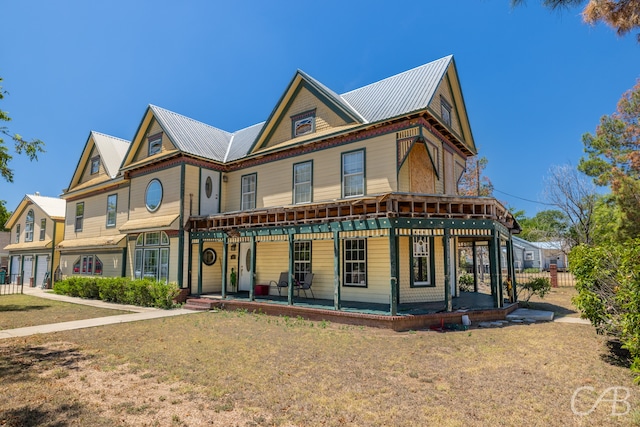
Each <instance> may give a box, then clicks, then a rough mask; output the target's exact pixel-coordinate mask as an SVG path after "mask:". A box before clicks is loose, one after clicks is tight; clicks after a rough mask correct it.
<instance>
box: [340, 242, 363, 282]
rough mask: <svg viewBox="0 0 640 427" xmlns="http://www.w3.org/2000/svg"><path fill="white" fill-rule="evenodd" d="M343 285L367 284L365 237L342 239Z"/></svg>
mask: <svg viewBox="0 0 640 427" xmlns="http://www.w3.org/2000/svg"><path fill="white" fill-rule="evenodd" d="M343 256H344V286H362V287H366V286H367V241H366V239H347V240H344V254H343Z"/></svg>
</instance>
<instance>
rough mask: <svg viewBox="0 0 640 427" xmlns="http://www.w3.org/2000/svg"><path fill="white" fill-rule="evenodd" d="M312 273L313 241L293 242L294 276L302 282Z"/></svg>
mask: <svg viewBox="0 0 640 427" xmlns="http://www.w3.org/2000/svg"><path fill="white" fill-rule="evenodd" d="M307 273H311V241H310V240H305V241H300V242H293V276H294V277H295V279H296V280H298V281H300V282H302V281H303V280H304V275H305V274H307Z"/></svg>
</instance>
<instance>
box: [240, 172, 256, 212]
mask: <svg viewBox="0 0 640 427" xmlns="http://www.w3.org/2000/svg"><path fill="white" fill-rule="evenodd" d="M241 203H242V204H241V206H240V209H241V210H247V209H255V208H256V174H255V173H253V174H251V175H245V176H243V177H242V200H241Z"/></svg>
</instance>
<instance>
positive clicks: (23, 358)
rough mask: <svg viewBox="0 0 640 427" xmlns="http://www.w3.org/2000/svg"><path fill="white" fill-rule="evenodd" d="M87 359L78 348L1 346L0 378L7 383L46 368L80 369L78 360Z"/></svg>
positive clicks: (26, 378) (31, 377)
mask: <svg viewBox="0 0 640 427" xmlns="http://www.w3.org/2000/svg"><path fill="white" fill-rule="evenodd" d="M87 359H89V356H87V355H84V354H82V353H80V351H79V350H78V349H77V348H62V349H55V348H47V347H43V346H36V347H22V348H21V347H12V346H7V347H0V378H2V381H3V382H5V383H9V382H20V381H28V380H29V379H33V378H34V377H35V376H37V375H38V374H39V373H40V372H42V371H43V370H46V369H51V368H63V369H78V362H80V361H82V360H87Z"/></svg>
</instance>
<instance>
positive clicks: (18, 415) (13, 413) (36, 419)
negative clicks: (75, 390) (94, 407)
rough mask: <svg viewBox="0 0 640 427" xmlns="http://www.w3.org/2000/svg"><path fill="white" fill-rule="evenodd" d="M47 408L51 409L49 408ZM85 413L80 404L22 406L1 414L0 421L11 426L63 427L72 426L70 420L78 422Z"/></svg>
mask: <svg viewBox="0 0 640 427" xmlns="http://www.w3.org/2000/svg"><path fill="white" fill-rule="evenodd" d="M46 406H51V407H50V408H47V407H46ZM83 413H84V408H83V407H82V405H80V404H78V403H72V404H61V405H58V406H52V405H38V406H37V407H32V406H22V407H20V408H16V409H9V410H6V411H4V412H0V419H2V420H3V425H9V426H24V427H32V426H42V425H46V426H48V427H63V426H68V425H69V424H70V423H69V420H77V419H78V418H79V417H80V416H81V415H82V414H83ZM60 418H62V419H60ZM5 423H6V424H5Z"/></svg>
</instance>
